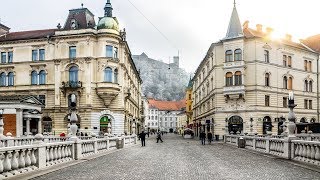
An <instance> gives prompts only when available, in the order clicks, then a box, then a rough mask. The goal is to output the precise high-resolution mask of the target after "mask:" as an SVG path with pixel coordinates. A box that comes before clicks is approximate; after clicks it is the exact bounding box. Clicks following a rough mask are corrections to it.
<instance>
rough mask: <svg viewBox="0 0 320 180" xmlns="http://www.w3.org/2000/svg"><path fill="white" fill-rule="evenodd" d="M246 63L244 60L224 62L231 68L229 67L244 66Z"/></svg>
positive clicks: (225, 65)
mask: <svg viewBox="0 0 320 180" xmlns="http://www.w3.org/2000/svg"><path fill="white" fill-rule="evenodd" d="M244 66H245V63H244V61H230V62H225V63H224V68H225V69H229V68H240V67H244Z"/></svg>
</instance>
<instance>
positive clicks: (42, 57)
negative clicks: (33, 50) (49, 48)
mask: <svg viewBox="0 0 320 180" xmlns="http://www.w3.org/2000/svg"><path fill="white" fill-rule="evenodd" d="M45 52H46V51H45V50H44V49H39V60H40V61H43V60H45V55H46V53H45Z"/></svg>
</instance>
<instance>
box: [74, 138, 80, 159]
mask: <svg viewBox="0 0 320 180" xmlns="http://www.w3.org/2000/svg"><path fill="white" fill-rule="evenodd" d="M81 148H82V147H81V142H80V140H79V139H78V140H77V141H75V143H74V159H75V160H78V159H81V158H82V149H81Z"/></svg>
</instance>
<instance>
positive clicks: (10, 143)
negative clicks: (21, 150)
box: [6, 132, 14, 147]
mask: <svg viewBox="0 0 320 180" xmlns="http://www.w3.org/2000/svg"><path fill="white" fill-rule="evenodd" d="M6 136H7V137H6V139H7V147H11V146H14V138H13V137H12V134H11V133H10V132H8V133H7V134H6Z"/></svg>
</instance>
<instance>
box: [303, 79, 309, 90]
mask: <svg viewBox="0 0 320 180" xmlns="http://www.w3.org/2000/svg"><path fill="white" fill-rule="evenodd" d="M304 91H306V92H308V81H307V80H304Z"/></svg>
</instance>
